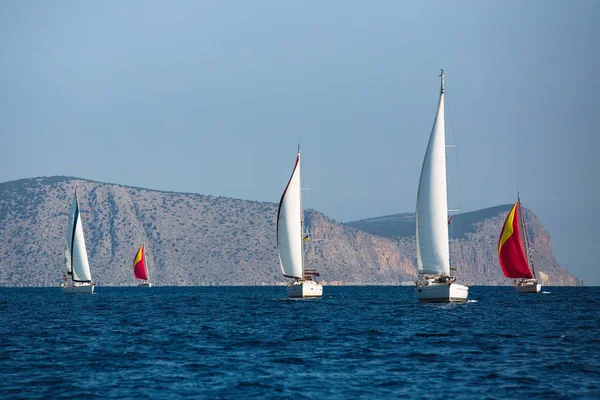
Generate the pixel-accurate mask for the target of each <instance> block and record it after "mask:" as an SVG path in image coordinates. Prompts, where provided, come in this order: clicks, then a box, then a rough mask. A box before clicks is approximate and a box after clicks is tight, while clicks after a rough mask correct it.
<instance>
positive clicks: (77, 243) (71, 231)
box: [60, 192, 96, 294]
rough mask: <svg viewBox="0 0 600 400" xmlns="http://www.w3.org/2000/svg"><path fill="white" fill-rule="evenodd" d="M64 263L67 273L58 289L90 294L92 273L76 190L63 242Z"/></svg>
mask: <svg viewBox="0 0 600 400" xmlns="http://www.w3.org/2000/svg"><path fill="white" fill-rule="evenodd" d="M65 264H66V267H67V273H66V274H65V275H64V276H63V282H62V283H61V284H60V289H61V290H62V292H63V293H65V294H91V293H94V286H95V285H96V284H95V283H94V282H92V274H91V272H90V265H89V263H88V257H87V251H86V249H85V239H84V237H83V225H82V222H81V213H80V211H79V201H78V199H77V192H75V196H74V197H73V205H72V206H71V213H70V214H69V220H68V222H67V241H66V243H65Z"/></svg>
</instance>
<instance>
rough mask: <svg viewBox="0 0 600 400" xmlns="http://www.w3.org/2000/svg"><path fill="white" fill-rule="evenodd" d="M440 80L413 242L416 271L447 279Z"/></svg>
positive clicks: (442, 84)
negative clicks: (415, 245) (415, 254)
mask: <svg viewBox="0 0 600 400" xmlns="http://www.w3.org/2000/svg"><path fill="white" fill-rule="evenodd" d="M441 78H442V79H441V80H442V82H441V90H440V102H439V105H438V110H437V115H436V116H435V121H434V123H433V130H432V131H431V136H430V137H429V143H428V145H427V151H426V153H425V159H424V160H423V168H422V169H421V178H420V180H419V191H418V192H417V211H416V228H417V229H416V239H417V264H418V268H419V272H420V273H425V274H439V275H446V276H448V275H449V274H450V251H449V248H448V195H447V192H446V133H445V126H444V74H443V71H442V74H441Z"/></svg>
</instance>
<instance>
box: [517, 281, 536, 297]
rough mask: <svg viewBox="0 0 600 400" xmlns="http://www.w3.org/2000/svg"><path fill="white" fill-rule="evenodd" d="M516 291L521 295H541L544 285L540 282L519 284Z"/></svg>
mask: <svg viewBox="0 0 600 400" xmlns="http://www.w3.org/2000/svg"><path fill="white" fill-rule="evenodd" d="M515 290H516V291H517V293H519V294H525V293H539V292H540V290H542V285H541V284H539V283H538V282H524V283H519V284H518V285H517V286H515Z"/></svg>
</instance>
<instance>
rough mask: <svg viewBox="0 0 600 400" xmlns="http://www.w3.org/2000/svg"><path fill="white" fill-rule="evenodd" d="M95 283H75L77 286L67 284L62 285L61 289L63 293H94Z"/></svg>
mask: <svg viewBox="0 0 600 400" xmlns="http://www.w3.org/2000/svg"><path fill="white" fill-rule="evenodd" d="M94 286H95V285H93V284H83V285H75V286H65V285H61V286H60V290H61V291H62V292H63V294H92V293H94Z"/></svg>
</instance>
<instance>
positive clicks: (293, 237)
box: [277, 146, 323, 297]
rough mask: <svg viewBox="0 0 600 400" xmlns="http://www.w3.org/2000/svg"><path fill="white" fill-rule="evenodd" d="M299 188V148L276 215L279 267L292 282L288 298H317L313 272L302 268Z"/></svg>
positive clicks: (319, 287) (320, 288) (318, 286)
mask: <svg viewBox="0 0 600 400" xmlns="http://www.w3.org/2000/svg"><path fill="white" fill-rule="evenodd" d="M301 197H302V196H301V186H300V146H298V156H297V157H296V164H295V165H294V170H293V172H292V176H291V177H290V180H289V182H288V184H287V186H286V188H285V190H284V191H283V194H282V195H281V200H280V201H279V209H278V211H277V249H278V251H279V264H280V266H281V270H282V272H283V276H285V277H286V278H292V279H294V280H293V281H292V282H290V283H289V284H288V286H287V294H288V296H289V297H320V296H322V295H323V286H322V285H321V284H320V283H318V282H317V281H315V280H314V279H313V278H314V277H317V276H319V274H318V272H316V270H315V269H308V268H304V247H303V243H304V240H306V238H307V236H304V233H303V225H304V224H303V211H302V198H301Z"/></svg>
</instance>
